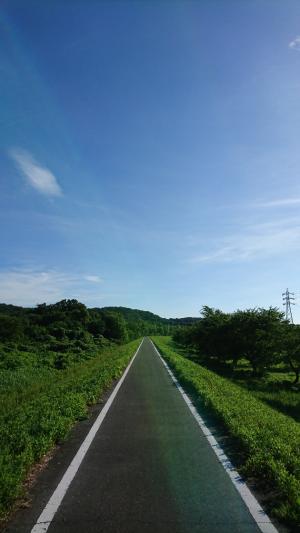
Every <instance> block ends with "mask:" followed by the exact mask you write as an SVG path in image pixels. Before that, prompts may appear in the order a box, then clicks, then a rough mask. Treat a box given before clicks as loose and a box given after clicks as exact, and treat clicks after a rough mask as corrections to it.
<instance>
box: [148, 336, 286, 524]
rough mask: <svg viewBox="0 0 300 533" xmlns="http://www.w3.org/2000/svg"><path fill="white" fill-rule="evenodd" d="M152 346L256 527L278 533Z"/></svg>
mask: <svg viewBox="0 0 300 533" xmlns="http://www.w3.org/2000/svg"><path fill="white" fill-rule="evenodd" d="M150 340H151V339H150ZM151 342H152V345H153V347H154V349H155V351H156V353H157V355H158V356H159V358H160V359H161V361H162V363H163V365H164V366H165V367H166V370H167V372H168V373H169V375H170V376H171V378H172V380H173V381H174V383H175V385H176V387H177V389H178V390H179V392H180V393H181V395H182V397H183V399H184V401H185V403H186V404H187V406H188V408H189V410H190V411H191V413H192V414H193V416H194V417H195V419H196V421H197V423H198V424H199V426H200V428H201V429H202V431H203V433H204V435H205V437H206V438H207V440H208V442H209V443H210V445H211V447H212V449H213V451H214V452H215V454H216V456H217V458H218V459H219V461H220V463H221V464H222V465H223V467H224V469H225V471H226V472H227V474H228V475H229V477H230V479H231V481H232V483H233V484H234V486H235V488H236V490H237V491H238V492H239V494H240V496H241V498H242V499H243V500H244V502H245V504H246V506H247V507H248V509H249V511H250V513H251V515H252V516H253V518H254V520H255V522H256V524H257V526H258V527H259V529H260V530H261V531H262V533H278V530H277V529H276V528H275V527H274V525H273V524H272V522H271V520H270V518H269V517H268V515H267V514H266V513H265V511H264V510H263V508H262V507H261V506H260V505H259V503H258V501H257V499H256V498H255V496H253V494H252V492H251V491H250V489H249V488H248V487H247V485H246V483H245V481H244V480H243V479H242V478H241V476H240V475H239V473H238V472H237V471H236V470H235V469H234V467H233V465H232V463H231V461H230V460H229V459H228V457H227V455H226V454H225V453H224V451H223V449H222V448H221V446H220V445H219V444H218V442H217V441H216V439H215V437H214V436H213V435H212V434H211V432H210V431H209V429H208V427H207V426H206V424H205V422H204V420H203V418H202V417H201V416H200V415H199V413H198V411H197V410H196V408H195V406H194V405H193V403H192V402H191V400H190V398H189V397H188V395H187V394H186V393H185V392H184V390H183V388H182V387H181V385H180V384H179V382H178V381H177V379H176V377H175V376H174V374H173V372H172V370H171V369H170V368H169V366H168V364H167V363H166V361H165V360H164V359H163V357H162V356H161V355H160V353H159V351H158V349H157V348H156V346H155V344H154V343H153V341H152V340H151Z"/></svg>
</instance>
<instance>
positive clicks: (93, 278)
mask: <svg viewBox="0 0 300 533" xmlns="http://www.w3.org/2000/svg"><path fill="white" fill-rule="evenodd" d="M84 279H85V280H86V281H90V282H91V283H102V281H103V280H102V279H101V278H100V277H99V276H84Z"/></svg>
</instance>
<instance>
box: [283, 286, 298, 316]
mask: <svg viewBox="0 0 300 533" xmlns="http://www.w3.org/2000/svg"><path fill="white" fill-rule="evenodd" d="M282 296H283V298H282V300H283V305H284V306H285V318H286V320H288V321H289V322H291V324H294V321H293V314H292V308H291V306H292V305H295V303H294V302H293V301H292V300H295V293H294V292H290V291H289V289H286V291H285V292H283V293H282Z"/></svg>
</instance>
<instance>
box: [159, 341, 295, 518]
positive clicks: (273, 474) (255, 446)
mask: <svg viewBox="0 0 300 533" xmlns="http://www.w3.org/2000/svg"><path fill="white" fill-rule="evenodd" d="M152 339H153V341H154V342H155V344H156V346H157V347H158V349H159V350H160V352H161V354H162V355H163V356H164V358H165V359H166V361H167V362H168V364H169V365H170V367H171V368H172V369H173V370H174V372H175V374H176V376H177V377H178V378H179V380H180V381H181V382H182V383H183V384H186V385H188V387H189V388H190V390H192V391H193V393H194V394H196V395H197V396H200V397H201V399H202V401H204V403H205V405H206V406H207V407H208V408H209V409H210V411H211V412H212V413H213V414H214V415H216V416H217V418H218V419H219V420H220V421H221V422H222V424H223V425H224V426H225V427H226V428H227V430H228V432H229V434H230V435H231V437H232V438H233V440H234V442H235V444H236V445H237V446H238V447H239V449H240V450H241V452H242V455H241V457H242V459H241V460H242V469H241V468H239V469H240V470H241V471H242V473H243V474H244V475H246V476H254V477H255V478H256V479H258V480H260V482H261V483H262V484H264V486H265V487H266V488H267V489H268V490H270V492H272V495H273V497H272V506H271V512H272V514H273V515H275V516H277V517H278V518H280V519H282V520H284V521H286V522H288V523H290V524H293V525H294V526H295V527H296V525H298V526H299V525H300V425H299V424H298V423H297V422H295V421H294V420H293V419H291V418H290V417H288V416H286V415H284V414H282V413H279V412H278V411H276V410H275V409H272V408H271V407H269V406H268V405H265V404H264V403H263V402H262V401H260V400H259V399H258V398H255V397H254V396H253V395H252V394H251V392H250V391H247V390H245V389H243V388H241V387H239V386H238V385H236V384H235V383H232V382H231V381H230V380H229V379H226V378H224V377H222V376H219V375H217V374H216V373H214V372H212V371H211V370H208V369H207V368H204V367H202V366H200V365H199V364H196V363H194V362H192V361H190V360H188V359H186V358H185V357H183V356H182V355H179V354H178V353H176V352H175V351H174V350H173V349H172V347H171V346H170V338H167V337H152Z"/></svg>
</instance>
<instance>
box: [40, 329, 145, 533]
mask: <svg viewBox="0 0 300 533" xmlns="http://www.w3.org/2000/svg"><path fill="white" fill-rule="evenodd" d="M143 341H144V339H143V340H142V342H141V344H140V345H139V347H138V349H137V351H136V352H135V354H134V356H133V358H132V359H131V361H130V363H129V365H128V366H127V368H126V370H125V371H124V374H123V375H122V377H121V378H120V380H119V381H118V383H117V385H116V386H115V388H114V390H113V392H112V393H111V395H110V397H109V398H108V400H107V402H106V404H105V405H104V407H103V409H102V411H101V412H100V413H99V415H98V417H97V419H96V420H95V422H94V424H93V425H92V427H91V429H90V431H89V433H88V434H87V436H86V438H85V439H84V441H83V443H82V444H81V446H80V448H79V450H78V452H77V453H76V455H75V457H74V458H73V460H72V462H71V463H70V465H69V467H68V468H67V470H66V472H65V473H64V475H63V477H62V479H61V481H60V482H59V484H58V485H57V487H56V489H55V491H54V492H53V494H52V496H51V498H50V500H49V501H48V503H47V504H46V507H45V508H44V510H43V511H42V513H41V514H40V516H39V518H38V519H37V522H36V524H35V525H34V527H33V528H32V530H31V533H45V532H46V531H47V529H48V527H49V526H50V524H51V522H52V520H53V518H54V515H55V513H56V512H57V510H58V508H59V506H60V504H61V502H62V500H63V498H64V496H65V494H66V492H67V490H68V488H69V486H70V484H71V483H72V481H73V479H74V477H75V475H76V473H77V471H78V469H79V467H80V465H81V463H82V461H83V459H84V456H85V454H86V453H87V451H88V449H89V447H90V445H91V444H92V442H93V440H94V437H95V435H96V433H97V431H98V429H99V428H100V426H101V424H102V422H103V420H104V418H105V417H106V415H107V413H108V411H109V409H110V407H111V405H112V403H113V401H114V399H115V397H116V395H117V393H118V391H119V389H120V387H121V385H122V383H123V381H124V380H125V378H126V376H127V374H128V372H129V370H130V367H131V365H132V363H133V361H134V360H135V358H136V356H137V354H138V352H139V349H140V347H141V346H142V344H143Z"/></svg>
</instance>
